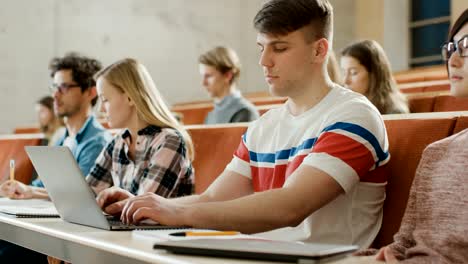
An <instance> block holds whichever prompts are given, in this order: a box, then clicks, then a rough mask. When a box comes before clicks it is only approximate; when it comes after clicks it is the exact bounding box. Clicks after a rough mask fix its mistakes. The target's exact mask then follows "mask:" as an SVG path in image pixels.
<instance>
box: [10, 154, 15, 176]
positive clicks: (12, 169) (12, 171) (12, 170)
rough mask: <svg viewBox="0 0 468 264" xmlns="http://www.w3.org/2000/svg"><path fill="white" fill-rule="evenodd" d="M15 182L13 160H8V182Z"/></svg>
mask: <svg viewBox="0 0 468 264" xmlns="http://www.w3.org/2000/svg"><path fill="white" fill-rule="evenodd" d="M14 180H15V160H13V159H11V160H10V181H14Z"/></svg>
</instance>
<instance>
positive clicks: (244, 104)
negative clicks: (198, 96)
mask: <svg viewBox="0 0 468 264" xmlns="http://www.w3.org/2000/svg"><path fill="white" fill-rule="evenodd" d="M198 62H199V68H200V74H201V76H202V79H203V81H202V84H203V86H204V87H205V89H206V90H207V91H208V93H209V94H210V97H211V98H212V99H213V100H214V109H213V111H211V112H209V113H208V115H207V116H206V118H205V124H219V123H235V122H250V121H253V120H255V119H257V118H258V117H259V113H258V111H257V109H256V108H255V106H254V105H253V104H252V103H250V102H249V101H248V100H246V99H245V98H243V97H242V95H241V93H240V91H239V90H238V89H237V81H238V80H239V77H240V70H241V69H240V67H241V65H240V61H239V57H238V56H237V54H236V52H235V51H234V50H232V49H230V48H226V47H215V48H214V49H212V50H209V51H207V52H206V53H204V54H202V55H201V56H200V57H199V59H198Z"/></svg>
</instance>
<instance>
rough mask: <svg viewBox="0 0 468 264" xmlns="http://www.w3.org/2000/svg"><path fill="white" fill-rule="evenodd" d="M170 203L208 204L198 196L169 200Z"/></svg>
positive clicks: (202, 197) (204, 198) (203, 198)
mask: <svg viewBox="0 0 468 264" xmlns="http://www.w3.org/2000/svg"><path fill="white" fill-rule="evenodd" d="M171 201H174V202H177V203H178V204H195V203H205V202H209V201H208V199H206V197H204V196H203V195H198V194H194V195H189V196H184V197H178V198H174V199H171Z"/></svg>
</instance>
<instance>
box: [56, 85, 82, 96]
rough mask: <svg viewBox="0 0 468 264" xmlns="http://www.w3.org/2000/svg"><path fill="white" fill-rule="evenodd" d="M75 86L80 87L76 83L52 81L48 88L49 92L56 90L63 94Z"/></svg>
mask: <svg viewBox="0 0 468 264" xmlns="http://www.w3.org/2000/svg"><path fill="white" fill-rule="evenodd" d="M75 87H80V85H78V84H76V83H62V84H56V83H53V84H51V85H50V86H49V90H50V92H51V93H55V92H56V91H58V92H59V93H61V94H65V93H67V92H68V91H69V90H70V89H71V88H75Z"/></svg>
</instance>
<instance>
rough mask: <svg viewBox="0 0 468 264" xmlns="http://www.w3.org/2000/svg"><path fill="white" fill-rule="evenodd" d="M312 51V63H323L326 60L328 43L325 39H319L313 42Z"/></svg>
mask: <svg viewBox="0 0 468 264" xmlns="http://www.w3.org/2000/svg"><path fill="white" fill-rule="evenodd" d="M314 46H315V49H314V54H313V57H314V61H315V62H324V61H325V59H326V58H327V54H328V48H329V43H328V40H327V39H326V38H321V39H319V40H317V41H316V42H315V45H314Z"/></svg>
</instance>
